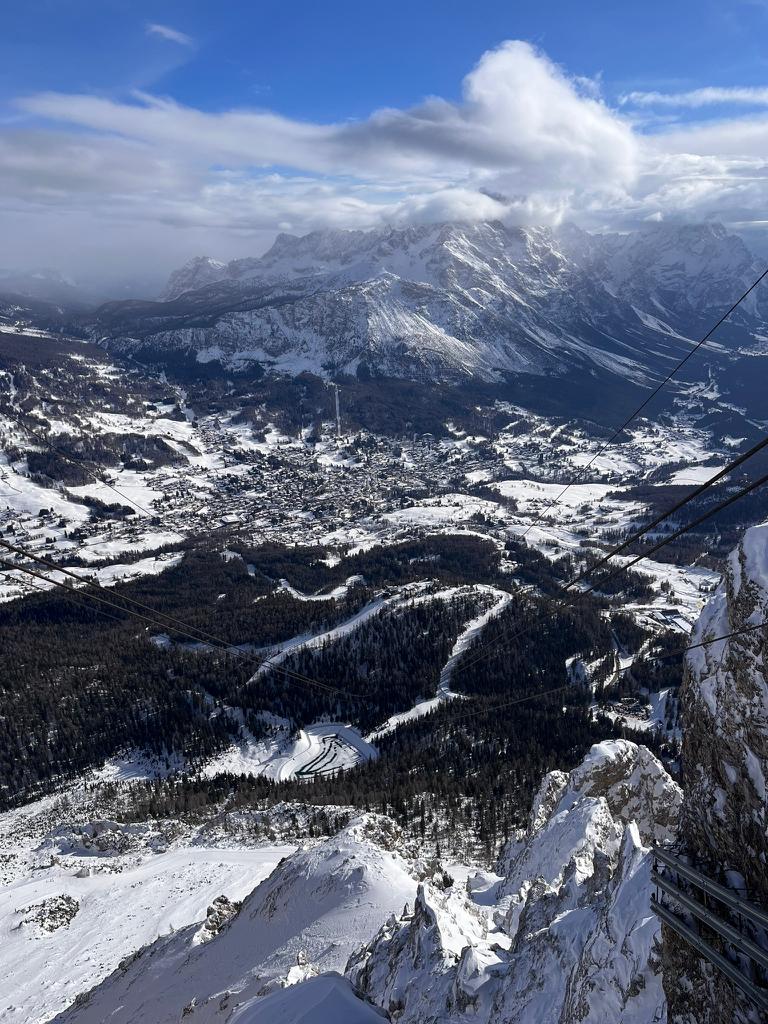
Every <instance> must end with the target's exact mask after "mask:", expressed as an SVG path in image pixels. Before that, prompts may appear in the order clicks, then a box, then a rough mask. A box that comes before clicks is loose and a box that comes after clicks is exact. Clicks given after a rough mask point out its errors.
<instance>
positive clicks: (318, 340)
mask: <svg viewBox="0 0 768 1024" xmlns="http://www.w3.org/2000/svg"><path fill="white" fill-rule="evenodd" d="M754 270H755V265H754V258H753V257H752V255H751V254H750V253H749V251H748V250H747V249H746V247H745V246H744V244H743V242H741V240H740V239H738V238H736V237H735V236H729V235H727V234H726V232H725V231H724V230H723V229H722V228H720V227H717V226H714V227H713V226H710V225H706V226H700V227H693V228H691V227H688V228H683V227H667V226H657V227H654V228H650V229H648V230H646V231H644V232H640V233H636V234H632V235H625V236H618V235H609V236H593V235H587V234H585V233H584V232H582V231H579V230H578V229H576V228H569V229H567V230H564V231H562V232H560V233H559V234H558V233H553V232H552V231H550V230H549V229H544V228H528V229H519V228H514V229H513V228H508V227H506V226H504V225H503V224H501V223H497V222H495V223H487V224H436V225H426V226H420V227H411V228H402V229H394V228H386V229H382V230H376V231H368V232H364V231H322V232H313V233H312V234H310V235H307V236H305V237H303V238H296V237H293V236H290V235H281V236H279V237H278V239H277V240H276V242H275V244H274V245H273V247H272V248H271V249H270V251H269V252H268V253H266V254H265V255H264V256H263V257H261V258H260V259H242V260H234V261H232V262H231V263H229V264H222V263H218V262H217V261H215V260H210V259H208V258H206V257H198V258H196V259H195V260H192V261H191V262H190V263H189V264H187V266H185V267H182V268H181V269H180V270H178V271H176V272H175V273H174V274H173V275H172V277H171V280H170V281H169V284H168V288H167V290H166V293H165V295H164V299H165V301H164V302H162V303H157V302H154V303H146V302H144V303H142V302H135V301H134V302H122V303H120V302H117V303H108V304H107V305H105V306H103V307H102V308H101V309H100V310H99V311H98V312H97V314H96V317H95V319H94V320H93V321H92V322H91V324H90V329H91V332H92V334H93V336H94V337H97V338H99V339H101V340H104V341H105V342H106V343H107V344H108V345H110V347H113V348H114V349H116V350H117V351H127V352H135V351H138V350H142V349H145V348H146V349H151V350H153V351H160V352H168V353H181V354H185V355H186V356H191V357H192V358H196V359H197V360H198V361H200V362H209V361H211V360H220V361H221V362H222V363H223V364H224V365H226V366H227V367H233V368H238V367H243V366H247V365H248V364H249V363H254V362H256V363H260V364H262V365H265V366H267V367H271V368H274V369H276V370H279V371H283V372H289V373H298V372H301V371H303V370H309V371H312V372H316V373H337V372H347V373H355V372H358V371H360V372H362V371H363V369H364V370H365V371H367V372H375V373H380V374H385V375H388V376H393V377H402V378H408V379H423V380H434V379H438V380H442V381H461V380H466V379H467V378H471V377H474V378H477V379H480V380H484V381H497V380H500V379H502V377H503V375H505V374H510V373H512V374H518V373H520V374H534V375H550V374H556V375H560V376H564V375H569V374H573V373H574V372H576V371H581V372H583V373H586V374H589V375H592V376H594V374H595V373H598V374H600V375H607V376H609V377H611V376H612V377H615V376H620V377H622V378H627V379H630V380H633V381H635V382H637V383H649V382H650V381H651V379H652V378H653V374H654V373H655V372H658V371H660V370H661V369H664V370H665V371H666V370H668V369H669V368H670V365H671V364H672V362H674V361H677V360H678V359H679V358H680V356H681V355H682V354H684V353H685V352H687V351H688V347H687V342H686V341H685V340H684V338H683V337H681V334H682V335H685V334H686V333H687V334H690V333H691V332H692V331H695V330H697V329H698V327H699V324H700V323H701V322H702V321H701V318H702V317H707V316H708V315H710V311H711V310H714V309H718V310H719V309H720V305H721V304H722V303H723V302H724V301H725V297H727V304H729V303H730V302H732V301H733V298H734V297H735V296H736V295H738V294H739V293H740V292H741V291H743V290H744V288H745V287H746V284H747V282H748V281H749V280H750V277H751V276H754V273H753V271H754ZM757 302H758V300H757V299H756V298H754V299H752V300H751V302H749V303H748V304H747V306H745V307H744V309H743V310H742V312H741V314H740V315H741V316H742V318H743V319H744V323H745V324H747V325H753V326H754V325H755V324H762V323H763V320H764V319H765V313H766V310H761V309H759V308H758V306H757ZM743 334H744V336H743V341H744V343H745V344H750V343H751V344H754V343H755V340H754V338H751V337H750V335H749V334H748V332H747V331H744V332H743Z"/></svg>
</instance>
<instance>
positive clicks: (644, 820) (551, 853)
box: [347, 741, 681, 1024]
mask: <svg viewBox="0 0 768 1024" xmlns="http://www.w3.org/2000/svg"><path fill="white" fill-rule="evenodd" d="M680 801H681V793H680V790H679V787H678V786H677V785H676V784H675V783H674V781H673V780H672V779H671V778H670V777H669V775H668V774H667V772H666V771H665V769H664V767H663V766H662V765H661V763H660V762H659V761H658V760H657V759H656V758H655V757H654V756H653V755H652V754H651V753H650V751H648V750H646V749H645V748H642V747H638V746H636V745H635V744H633V743H629V742H627V741H613V742H606V743H601V744H598V745H596V746H595V747H593V748H592V750H591V751H590V753H589V755H588V756H587V758H586V759H585V761H584V762H583V764H582V765H580V766H579V767H578V768H577V769H576V770H575V771H573V772H571V774H570V775H565V774H564V773H562V772H553V773H550V774H549V775H548V776H546V777H545V779H544V780H543V782H542V785H541V787H540V790H539V793H538V795H537V797H536V800H535V801H534V805H533V809H532V812H531V818H530V822H529V826H528V829H527V831H526V832H525V833H524V834H523V835H521V836H520V837H519V839H518V840H517V841H515V842H513V843H510V844H509V845H508V846H507V848H506V849H505V851H504V854H503V857H502V861H501V863H500V865H499V870H500V874H501V877H500V879H499V881H498V884H497V887H496V891H495V893H493V898H492V900H491V902H490V904H489V905H486V906H482V905H478V901H476V900H474V899H473V898H472V897H471V895H470V893H469V892H466V893H465V892H461V891H448V892H438V891H436V890H435V889H434V887H432V886H430V885H429V884H424V885H422V886H421V887H420V889H419V893H418V896H417V900H416V905H415V908H414V911H413V912H412V913H411V912H408V911H407V912H405V913H404V914H403V915H401V916H400V917H398V918H394V917H393V918H390V920H389V921H388V922H387V923H386V924H385V925H384V927H383V928H382V929H381V930H380V932H379V934H378V935H377V936H376V937H375V938H374V939H373V941H371V942H370V943H369V944H368V945H367V946H365V947H364V948H363V949H361V950H359V951H358V952H357V953H355V954H353V956H352V958H351V959H350V962H349V965H348V967H347V975H348V977H349V978H350V980H351V981H352V982H353V984H355V985H356V986H357V987H358V988H359V989H360V990H361V991H362V992H363V993H364V994H365V995H366V996H367V997H368V998H370V999H371V1000H372V1001H373V1002H374V1003H376V1004H377V1005H379V1006H381V1007H382V1008H383V1009H384V1010H386V1011H387V1012H388V1013H389V1014H390V1016H391V1018H392V1020H393V1021H397V1022H398V1024H424V1022H425V1021H429V1022H430V1024H443V1022H445V1024H447V1022H448V1021H451V1022H457V1021H467V1022H469V1021H472V1022H474V1024H491V1022H496V1021H504V1022H505V1024H534V1022H535V1024H550V1022H551V1024H564V1022H566V1021H567V1022H569V1024H576V1022H590V1024H598V1022H599V1024H603V1022H604V1024H609V1022H610V1024H614V1022H616V1021H623V1022H637V1024H647V1022H650V1021H653V1020H656V1021H661V1020H663V1019H664V1012H665V1005H664V995H663V992H662V988H661V979H660V949H659V945H658V938H659V928H658V923H657V921H656V919H655V918H654V916H653V914H652V913H651V910H650V904H649V897H650V876H649V873H650V855H649V850H648V846H647V845H645V844H647V843H649V842H655V841H658V840H659V839H660V838H669V837H671V836H672V835H673V834H674V830H675V826H676V815H677V811H678V810H679V806H680ZM469 888H470V889H472V886H471V885H470V887H469ZM483 902H486V904H487V901H483Z"/></svg>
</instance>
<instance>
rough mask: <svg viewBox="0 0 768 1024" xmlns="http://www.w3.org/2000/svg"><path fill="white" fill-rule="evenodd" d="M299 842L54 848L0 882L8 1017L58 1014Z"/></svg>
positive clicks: (248, 885) (2, 994)
mask: <svg viewBox="0 0 768 1024" xmlns="http://www.w3.org/2000/svg"><path fill="white" fill-rule="evenodd" d="M292 849H293V848H292V847H290V846H267V847H261V848H252V849H245V848H244V849H216V848H211V847H205V846H196V847H186V848H183V847H182V848H178V849H170V850H168V851H167V852H164V853H145V854H143V855H140V856H128V857H117V858H115V857H108V856H103V857H100V856H95V855H94V856H72V855H66V856H61V855H58V854H53V851H52V855H53V856H55V860H56V862H55V863H53V864H52V865H51V866H48V867H41V868H39V869H38V870H35V871H34V873H33V874H32V876H31V877H27V878H22V879H19V880H17V881H15V882H13V883H11V884H10V885H8V886H6V887H4V888H3V889H2V890H0V922H2V923H0V1005H2V1007H3V1013H2V1018H3V1020H4V1021H6V1022H7V1024H42V1022H43V1021H47V1020H49V1019H50V1017H51V1016H52V1015H53V1014H55V1013H57V1012H58V1011H60V1010H62V1009H63V1008H64V1007H65V1006H67V1005H68V1004H69V1003H70V1002H71V1001H72V1000H73V999H74V998H75V996H77V994H78V993H79V992H81V991H83V990H84V989H87V988H90V987H91V986H92V985H93V984H95V983H97V982H99V981H100V980H101V979H102V978H105V977H106V976H107V975H108V974H110V973H111V972H112V971H113V970H114V969H115V968H116V967H117V965H118V964H119V963H120V961H121V960H123V959H124V958H125V957H127V956H129V955H130V954H132V953H134V952H135V951H136V950H138V949H139V948H140V947H141V946H143V945H145V944H146V943H148V942H151V941H153V940H154V939H155V938H157V937H158V936H160V935H168V934H171V933H172V932H174V931H177V930H178V929H180V928H184V927H186V926H187V925H189V924H191V923H192V922H195V921H200V920H201V919H203V918H204V917H205V914H206V910H207V907H208V906H209V905H210V904H211V903H212V901H213V900H214V899H215V898H216V897H217V896H220V895H222V894H224V895H226V896H228V897H229V898H230V899H231V900H240V899H242V898H243V897H244V896H245V895H247V894H248V893H249V892H250V891H251V889H253V887H254V886H255V885H256V884H258V882H259V881H261V879H263V878H266V877H267V875H268V874H269V873H270V872H271V871H272V869H273V868H274V867H275V865H276V864H277V863H278V862H279V861H280V859H281V858H282V857H284V856H286V855H288V854H289V853H291V852H292ZM89 872H92V873H89ZM81 874H83V875H84V877H80V875H81ZM70 914H74V916H72V917H71V919H70V917H69V915H70Z"/></svg>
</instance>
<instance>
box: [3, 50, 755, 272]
mask: <svg viewBox="0 0 768 1024" xmlns="http://www.w3.org/2000/svg"><path fill="white" fill-rule="evenodd" d="M644 95H647V94H644ZM678 95H688V94H678ZM670 106H671V104H670ZM18 109H19V110H20V111H21V112H22V113H23V115H24V117H25V120H24V121H23V122H22V123H20V122H18V121H17V122H15V123H10V124H8V125H7V126H6V127H5V128H4V129H3V128H2V126H0V195H2V196H3V199H2V201H0V230H3V229H4V228H5V237H6V238H9V239H11V240H12V243H13V245H14V248H15V249H16V251H19V252H26V251H27V248H28V247H29V246H30V245H31V244H32V242H31V241H30V239H31V238H34V239H35V244H38V240H39V239H40V238H42V237H44V236H45V231H46V228H45V224H46V222H47V223H49V224H50V228H49V234H50V236H51V237H50V238H49V240H48V244H47V245H46V246H44V248H45V252H46V257H48V254H49V253H53V254H55V253H56V252H58V251H62V252H65V253H67V254H69V255H70V257H71V258H75V257H76V255H77V253H78V252H84V251H91V252H93V253H98V254H99V255H98V258H99V259H101V258H103V256H102V254H103V247H104V245H105V244H106V243H105V239H110V240H111V241H112V246H111V248H112V251H113V253H114V254H115V256H114V258H115V259H123V260H124V261H125V263H126V264H130V263H131V262H134V263H135V262H137V261H141V262H144V260H145V259H146V258H147V257H146V251H147V250H149V249H150V248H151V251H152V258H154V259H157V260H161V259H166V260H168V261H176V260H177V259H178V258H179V257H181V258H184V257H185V256H187V255H191V254H194V253H195V252H197V251H200V250H203V251H213V252H216V253H217V254H218V255H221V256H234V255H246V254H248V253H251V254H252V253H254V252H257V251H259V250H260V249H261V248H263V247H264V246H265V245H266V244H267V243H268V242H269V239H270V236H271V235H273V234H274V233H275V232H276V231H278V230H285V227H284V226H285V225H286V224H289V225H291V230H293V231H296V232H302V231H306V230H312V229H314V228H319V227H324V226H331V227H355V228H365V227H372V226H377V225H381V224H384V223H388V222H397V223H401V222H405V221H439V220H450V219H466V220H477V219H490V218H501V219H505V220H508V221H512V222H514V223H558V222H560V221H561V220H563V219H564V218H570V219H574V220H576V221H577V222H579V223H582V224H583V225H584V226H587V227H596V228H602V227H612V228H613V227H622V226H627V225H632V224H636V223H639V222H642V221H645V220H647V219H648V218H657V219H658V218H659V217H664V218H669V217H685V218H689V219H694V220H695V219H699V220H700V219H706V218H710V217H718V218H721V219H724V220H726V221H730V222H733V223H737V222H738V223H739V224H743V223H757V222H758V221H760V220H764V219H765V214H764V210H765V209H766V207H768V169H767V168H768V162H767V160H766V154H768V115H766V116H763V115H752V116H750V117H742V118H731V119H725V120H716V121H713V120H709V121H706V122H702V123H694V124H689V125H687V126H684V127H681V126H679V125H675V126H673V127H669V126H665V127H660V126H659V125H658V124H657V125H656V128H655V130H654V131H653V132H648V131H644V132H643V131H640V130H639V128H638V127H637V126H636V125H634V124H633V122H632V121H631V120H630V119H629V118H627V117H625V116H624V115H623V114H622V112H621V111H620V110H614V109H611V108H610V107H609V106H608V105H607V104H606V103H605V102H604V101H603V100H602V99H601V98H600V88H599V79H597V78H595V79H590V80H585V79H575V78H570V77H569V76H568V75H567V74H566V73H565V72H564V71H563V70H562V69H560V68H559V67H557V66H556V65H554V64H553V63H552V62H551V61H550V60H549V59H548V58H547V57H546V56H545V55H543V54H542V53H540V52H539V51H537V50H535V49H534V48H533V47H531V46H530V45H528V44H527V43H523V42H508V43H505V44H503V45H502V46H500V47H498V48H497V49H495V50H492V51H489V52H488V53H486V54H484V55H483V57H482V58H481V59H480V61H479V62H478V64H477V65H476V67H475V68H474V69H473V70H472V71H471V72H470V73H469V74H468V75H467V77H466V78H465V80H464V82H463V89H462V98H461V100H460V102H449V101H446V100H444V99H441V98H439V97H431V98H428V99H426V100H425V101H424V102H422V103H421V104H419V105H418V106H414V107H410V108H407V109H402V110H399V109H383V110H378V111H375V112H374V113H372V114H371V115H370V116H369V117H368V118H366V119H364V120H360V121H352V122H350V121H342V122H338V123H331V124H321V123H314V122H306V121H297V120H293V119H290V118H286V117H283V116H281V115H279V114H276V113H273V112H270V111H265V110H228V111H223V112H220V113H210V112H207V111H202V110H198V109H194V108H191V107H188V106H183V105H181V104H179V103H177V102H176V101H174V100H173V99H169V98H159V97H155V96H149V95H146V94H135V95H134V96H133V97H131V98H129V99H128V100H125V101H122V102H119V101H116V100H113V99H107V98H105V97H103V96H95V95H88V94H81V95H65V94H61V93H41V94H37V95H33V96H28V97H25V98H23V99H21V100H19V102H18ZM25 219H26V223H27V224H28V225H29V224H32V223H34V225H35V230H34V231H28V232H27V234H26V236H23V237H19V236H18V230H19V228H18V225H19V224H21V223H23V222H24V221H25ZM46 219H47V220H46ZM63 225H66V230H67V232H68V235H67V237H66V238H61V237H60V234H61V232H62V230H63V227H62V226H63ZM75 242H77V244H75ZM73 254H74V255H73ZM53 258H54V256H53V255H51V256H50V258H47V259H46V262H51V260H52V259H53ZM94 260H96V257H94ZM38 261H39V260H38Z"/></svg>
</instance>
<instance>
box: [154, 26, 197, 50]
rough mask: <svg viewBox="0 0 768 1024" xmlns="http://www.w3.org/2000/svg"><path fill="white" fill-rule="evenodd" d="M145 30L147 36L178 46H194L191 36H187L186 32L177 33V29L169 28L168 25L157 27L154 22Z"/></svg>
mask: <svg viewBox="0 0 768 1024" xmlns="http://www.w3.org/2000/svg"><path fill="white" fill-rule="evenodd" d="M146 29H147V35H148V36H160V37H161V39H167V40H168V41H169V42H171V43H178V44H179V45H180V46H194V45H195V41H194V39H193V38H192V36H188V35H187V34H186V32H179V30H178V29H176V28H171V27H170V25H158V24H157V23H156V22H150V23H149V24H148V25H147V26H146Z"/></svg>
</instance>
